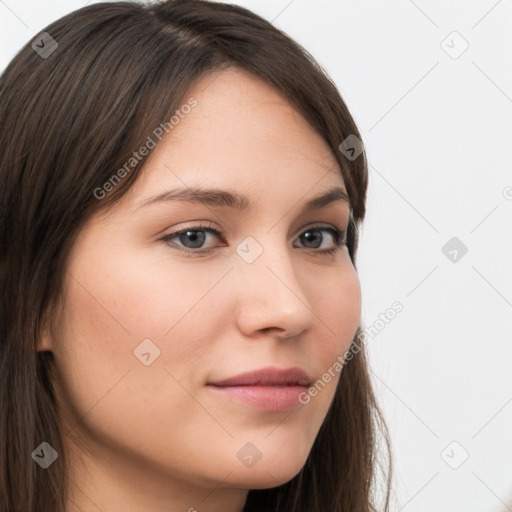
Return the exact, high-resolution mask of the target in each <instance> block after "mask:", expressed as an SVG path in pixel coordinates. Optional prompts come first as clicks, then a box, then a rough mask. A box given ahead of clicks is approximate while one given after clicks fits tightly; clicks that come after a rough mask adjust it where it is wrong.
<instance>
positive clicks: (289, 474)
mask: <svg viewBox="0 0 512 512" xmlns="http://www.w3.org/2000/svg"><path fill="white" fill-rule="evenodd" d="M0 147H1V148H2V158H1V160H0V180H1V181H0V183H1V200H0V205H1V216H0V240H1V246H0V247H1V260H0V261H1V263H0V276H1V286H0V289H1V291H2V297H1V306H0V307H1V311H0V313H1V314H0V318H1V330H0V332H1V338H0V350H1V356H0V357H1V359H0V365H1V367H0V379H1V381H0V384H1V385H0V393H1V396H0V407H1V413H2V414H1V422H0V446H1V448H0V463H1V474H0V510H2V511H3V512H27V511H34V512H36V511H37V512H78V511H84V512H89V511H91V512H92V511H98V510H99V511H102V512H114V511H116V512H117V511H119V510H123V511H125V512H132V511H141V510H147V511H151V512H163V511H167V512H168V511H173V512H174V511H183V512H186V511H188V512H193V511H196V512H213V511H223V512H241V511H245V512H253V511H260V512H263V511H265V512H268V511H286V512H306V511H307V512H313V511H314V512H327V511H329V512H341V511H343V512H347V511H358V512H365V511H366V512H369V511H370V510H377V509H378V510H387V508H388V499H389V477H390V475H391V473H390V471H386V472H384V475H385V476H386V475H387V476H388V478H387V479H385V481H384V487H383V488H380V489H377V488H376V487H375V486H374V484H375V483H376V481H377V479H376V476H378V473H377V471H376V469H377V468H378V467H379V464H378V463H379V459H378V457H377V455H378V451H377V447H378V446H379V445H381V444H382V441H384V445H386V443H387V442H388V441H387V439H388V438H387V435H386V430H385V424H384V422H383V420H382V417H381V414H380V412H379V409H378V407H377V404H376V401H375V398H374V395H373V393H372V388H371V384H370V379H369V375H368V369H367V363H366V359H365V351H364V339H363V337H362V327H361V322H360V313H361V293H360V287H359V280H358V276H357V271H356V265H355V256H356V249H357V241H358V229H359V226H360V223H361V222H362V220H363V218H364V215H365V196H366V187H367V168H366V160H365V155H364V151H363V146H362V144H361V142H360V135H359V132H358V130H357V127H356V125H355V124H354V121H353V119H352V117H351V115H350V113H349V112H348V110H347V108H346V106H345V104H344V102H343V100H342V99H341V97H340V95H339V93H338V92H337V90H336V88H335V86H334V85H333V83H332V82H331V81H330V80H329V78H328V77H327V76H326V75H325V73H324V72H323V71H322V70H321V69H320V68H319V66H318V65H317V64H315V62H314V60H313V59H312V58H311V57H310V56H309V54H307V52H306V51H305V50H304V49H302V48H301V47H300V46H298V45H297V44H296V43H295V42H293V41H292V40H290V38H289V37H287V36H286V35H285V34H283V33H282V32H281V31H279V30H277V29H276V28H274V27H273V26H272V25H271V24H269V23H268V22H267V21H265V20H264V19H262V18H260V17H258V16H256V15H255V14H253V13H251V12H249V11H248V10H245V9H242V8H240V7H236V6H233V5H227V4H223V3H218V2H215V3H213V2H206V1H202V0H169V1H164V2H161V3H153V4H151V5H142V4H138V3H134V2H117V3H100V4H95V5H91V6H88V7H85V8H83V9H80V10H78V11H76V12H74V13H72V14H70V15H68V16H65V17H64V18H62V19H60V20H58V21H57V22H55V23H53V24H52V25H50V26H49V27H47V28H46V29H45V30H44V32H43V33H41V34H38V35H37V36H36V37H35V38H34V39H33V40H32V41H31V42H30V43H28V44H27V45H26V46H25V47H24V48H23V49H22V50H21V51H20V53H19V54H18V55H17V56H16V57H15V58H14V59H13V61H12V62H11V63H10V65H9V66H8V67H7V69H6V70H5V72H4V73H3V75H2V76H1V78H0ZM389 469H390V468H389ZM375 491H378V492H379V493H380V495H381V496H383V498H384V500H383V501H384V503H383V505H381V506H380V505H379V506H378V505H376V503H375V501H374V496H375Z"/></svg>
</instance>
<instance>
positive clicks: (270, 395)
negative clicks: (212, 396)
mask: <svg viewBox="0 0 512 512" xmlns="http://www.w3.org/2000/svg"><path fill="white" fill-rule="evenodd" d="M311 383H312V379H311V378H310V377H309V375H308V374H307V373H306V372H305V371H304V370H302V369H301V368H297V367H296V368H288V369H285V370H281V369H279V368H274V367H269V368H262V369H261V370H256V371H253V372H248V373H242V374H240V375H236V376H234V377H230V378H228V379H223V380H219V381H215V382H210V383H208V386H209V387H210V389H211V390H212V391H214V392H215V393H216V394H218V395H220V396H222V397H223V398H224V399H228V400H229V401H230V402H238V403H243V404H244V405H245V406H249V407H251V408H255V409H259V410H260V411H265V412H266V413H271V412H272V413H277V412H284V411H287V410H290V409H293V408H295V407H299V406H302V405H303V403H302V402H301V401H300V400H299V396H300V395H301V394H302V393H305V392H307V389H308V386H309V385H310V384H311Z"/></svg>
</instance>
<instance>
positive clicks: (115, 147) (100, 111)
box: [0, 0, 391, 512]
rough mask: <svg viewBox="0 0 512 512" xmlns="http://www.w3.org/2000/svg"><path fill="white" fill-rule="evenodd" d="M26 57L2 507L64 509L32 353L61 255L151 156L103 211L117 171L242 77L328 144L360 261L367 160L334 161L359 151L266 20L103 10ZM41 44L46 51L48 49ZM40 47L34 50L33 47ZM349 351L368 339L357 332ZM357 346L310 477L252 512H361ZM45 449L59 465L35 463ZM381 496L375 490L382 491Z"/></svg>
mask: <svg viewBox="0 0 512 512" xmlns="http://www.w3.org/2000/svg"><path fill="white" fill-rule="evenodd" d="M44 32H45V33H46V34H42V35H39V36H38V38H36V39H35V40H34V41H31V42H29V43H27V45H25V46H24V47H23V48H22V49H21V51H20V52H19V53H18V54H17V55H16V57H15V58H14V59H13V60H12V61H11V62H10V64H9V65H8V67H7V68H6V69H5V71H4V73H3V74H2V75H1V77H0V148H1V152H2V153H1V157H0V190H1V198H0V290H1V292H0V293H1V300H0V409H1V417H0V510H2V512H31V511H34V512H64V511H65V504H66V500H67V485H68V482H67V479H66V476H67V467H66V457H65V455H66V451H65V446H64V444H63V439H62V436H61V431H60V429H59V424H58V421H57V418H58V410H57V406H56V401H55V397H54V388H53V385H52V378H51V375H52V374H51V368H52V364H53V358H52V354H51V352H38V351H37V350H36V347H37V342H38V339H39V338H40V335H41V332H42V330H43V329H44V328H46V326H47V325H49V322H52V325H53V322H54V319H55V317H56V312H57V310H58V305H59V301H60V300H61V289H62V283H63V277H64V274H65V269H66V261H67V255H68V253H69V250H70V248H71V247H72V245H73V242H74V240H75V238H76V235H77V233H78V232H79V231H80V228H81V227H82V226H83V224H84V222H85V221H86V220H87V219H88V218H89V217H90V216H91V215H92V214H93V213H95V212H96V211H98V209H100V208H106V207H107V206H108V205H113V204H115V202H116V201H117V200H119V199H120V198H121V197H122V196H123V195H124V194H125V193H126V192H127V190H128V189H129V188H130V187H131V186H132V185H133V183H134V182H135V180H136V178H137V176H139V175H140V171H141V169H142V168H143V166H144V163H145V162H146V160H147V158H141V159H140V161H139V162H137V163H136V165H133V167H132V168H131V169H130V170H129V172H126V173H124V174H123V179H122V180H120V181H119V183H118V184H117V186H116V187H114V188H113V190H112V191H111V192H109V194H107V195H106V197H104V198H103V199H101V200H99V199H98V197H97V194H95V193H94V191H95V190H98V189H101V188H102V187H104V184H105V183H107V182H108V181H109V179H111V177H112V175H113V172H115V171H116V170H118V169H120V168H122V167H123V165H124V164H125V163H126V162H127V161H129V160H130V158H131V157H133V152H134V151H135V150H137V149H138V148H140V147H142V146H143V145H144V144H145V143H146V142H147V140H148V136H149V135H151V134H152V133H153V132H154V129H155V127H157V126H161V125H162V124H163V123H165V122H167V121H168V120H169V118H170V117H171V116H172V115H173V113H175V111H176V110H178V109H179V108H180V104H181V102H182V101H184V97H185V93H186V91H187V89H188V88H189V87H190V86H191V84H192V83H193V82H195V81H197V80H199V79H201V78H203V77H206V76H209V74H210V73H211V72H212V71H218V70H222V69H225V68H226V67H229V66H238V67H239V68H242V69H244V70H246V71H249V72H252V73H254V74H255V75H257V76H258V77H260V78H263V79H264V80H266V81H267V82H268V83H269V84H270V85H271V86H273V87H274V88H275V89H277V90H278V91H280V92H281V93H282V94H283V95H284V96H285V97H286V98H287V99H288V101H289V102H290V104H291V105H293V106H294V107H295V108H296V109H297V110H298V111H299V112H300V113H301V114H302V115H303V116H304V118H305V119H306V120H307V121H308V122H309V123H310V124H311V126H312V127H313V128H314V129H315V130H316V131H317V132H318V133H319V134H320V135H321V136H322V137H323V138H324V139H325V141H326V143H327V144H328V145H329V147H331V148H332V152H333V155H334V157H335V158H336V160H337V162H338V164H339V166H340V168H341V172H342V176H343V180H344V182H345V186H346V189H347V192H348V195H349V197H350V201H351V206H352V208H353V221H352V222H351V224H350V230H349V233H348V240H347V244H348V248H349V253H350V257H351V259H352V261H353V263H354V265H355V255H356V249H357V242H358V233H359V231H358V230H359V227H360V223H361V222H362V220H363V219H364V216H365V200H366V189H367V179H368V178H367V176H368V173H367V162H366V157H365V154H364V151H363V153H362V154H361V155H360V156H359V157H358V158H356V159H352V158H346V157H345V156H344V155H343V154H342V152H341V151H340V150H339V149H338V146H339V145H340V143H341V142H342V141H343V140H345V139H346V138H347V137H348V136H349V135H354V136H356V137H357V138H358V139H361V137H360V134H359V132H358V129H357V127H356V125H355V123H354V120H353V118H352V116H351V115H350V113H349V111H348V109H347V107H346V105H345V103H344V102H343V100H342V98H341V97H340V95H339V93H338V91H337V89H336V87H335V85H334V84H333V83H332V81H331V80H330V79H329V78H328V76H327V75H326V74H325V72H324V71H323V70H322V69H321V68H320V67H319V66H318V64H316V63H315V61H314V60H313V58H312V57H311V56H310V55H309V53H307V51H306V50H304V49H303V48H302V47H301V46H299V45H298V44H297V43H295V42H294V41H292V40H291V39H290V38H289V37H288V36H287V35H285V34H284V33H283V32H282V31H280V30H278V29H277V28H275V27H274V26H272V25H271V24H270V23H269V22H268V21H266V20H264V19H263V18H261V17H259V16H257V15H255V14H254V13H252V12H250V11H248V10H246V9H244V8H241V7H238V6H235V5H229V4H224V3H218V2H208V1H204V0H168V1H162V2H160V3H152V4H149V5H142V4H139V3H136V2H116V3H108V2H105V3H98V4H94V5H91V6H88V7H84V8H82V9H80V10H78V11H75V12H73V13H71V14H69V15H67V16H65V17H63V18H61V19H60V20H58V21H56V22H54V23H52V24H51V25H49V26H48V27H46V28H45V29H44ZM50 37H51V39H50ZM38 50H39V51H38ZM354 339H355V340H356V339H357V340H361V339H362V331H361V327H360V328H359V330H358V333H357V334H356V337H355V338H354ZM365 357H366V356H365V351H364V346H363V347H362V348H360V349H359V350H358V352H357V353H355V354H354V357H353V358H352V359H351V360H350V361H349V362H347V363H346V364H345V366H344V368H343V371H342V374H341V377H340V380H339V384H338V387H337V390H336V394H335V397H334V400H333V403H332V405H331V407H330V409H329V412H328V414H327V417H326V419H325V421H324V423H323V425H322V427H321V429H320V432H319V434H318V436H317V438H316V440H315V442H314V445H313V447H312V450H311V453H310V455H309V458H308V459H307V462H306V464H305V466H304V467H303V468H302V469H301V471H300V472H299V473H298V474H297V475H296V476H295V477H294V478H293V479H292V480H290V481H289V482H287V483H286V484H284V485H281V486H278V487H275V488H272V489H265V490H252V491H250V492H249V495H248V498H247V502H246V505H245V508H244V510H245V511H246V512H263V511H265V512H271V511H276V512H277V511H281V512H284V511H286V512H313V511H314V512H342V511H343V512H353V511H357V512H370V511H371V510H376V506H374V505H373V500H374V492H373V491H374V490H375V485H374V484H375V481H376V475H377V469H378V468H379V467H380V465H379V460H381V459H379V458H378V457H377V455H378V454H379V453H380V450H378V447H379V445H380V444H382V443H381V441H382V440H384V443H383V444H384V446H386V447H387V448H388V450H386V454H385V455H386V457H385V459H383V460H385V462H386V464H385V468H387V471H385V475H387V476H385V479H384V481H383V486H382V487H383V488H382V489H381V490H380V494H381V495H383V496H384V500H383V501H384V503H383V505H382V507H381V510H388V502H389V489H390V481H391V480H390V479H391V461H390V457H389V440H388V434H387V432H386V428H385V423H384V421H383V419H382V415H381V413H380V411H379V409H378V406H377V403H376V400H375V397H374V394H373V392H372V386H371V381H370V377H369V373H368V368H367V362H366V359H365ZM43 441H45V442H47V443H48V444H49V445H51V446H52V447H53V448H54V449H55V450H56V452H57V453H58V454H59V457H58V459H57V460H56V462H54V463H53V464H52V465H51V466H50V467H48V468H47V469H42V468H41V467H39V465H38V464H36V463H35V462H34V460H33V459H32V457H31V454H32V452H33V451H34V449H35V448H36V447H37V446H39V445H40V444H41V443H42V442H43ZM382 493H383V494H382Z"/></svg>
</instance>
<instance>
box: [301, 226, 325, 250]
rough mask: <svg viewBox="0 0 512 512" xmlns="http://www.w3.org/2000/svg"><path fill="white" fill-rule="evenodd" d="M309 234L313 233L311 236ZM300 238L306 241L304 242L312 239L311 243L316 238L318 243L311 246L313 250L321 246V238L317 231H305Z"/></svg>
mask: <svg viewBox="0 0 512 512" xmlns="http://www.w3.org/2000/svg"><path fill="white" fill-rule="evenodd" d="M311 233H313V235H312V236H311ZM302 236H303V237H304V238H305V239H306V241H310V240H311V239H313V241H314V239H315V238H316V239H317V242H318V243H316V244H315V245H314V246H313V248H315V249H316V248H318V247H320V245H321V244H322V236H321V235H320V232H319V231H313V230H312V231H306V232H305V233H304V234H303V235H302Z"/></svg>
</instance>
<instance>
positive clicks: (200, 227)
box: [163, 219, 350, 238]
mask: <svg viewBox="0 0 512 512" xmlns="http://www.w3.org/2000/svg"><path fill="white" fill-rule="evenodd" d="M197 222H198V223H197V224H190V225H189V226H185V227H183V228H181V229H177V230H175V231H171V232H170V233H167V234H165V235H163V237H164V238H165V237H167V236H171V235H176V234H179V233H183V232H184V231H187V230H188V231H210V232H212V231H213V232H217V233H218V234H219V235H223V236H224V235H225V234H226V231H225V230H223V229H221V228H217V227H215V226H212V225H204V224H201V222H200V221H197ZM348 226H350V219H349V224H348ZM348 226H347V227H346V228H340V227H338V226H336V225H335V224H332V223H329V222H324V223H322V222H313V223H312V224H307V225H306V226H304V227H302V228H301V229H300V231H299V233H302V232H303V231H306V230H307V229H316V228H317V229H331V228H334V229H336V230H338V231H339V232H340V233H342V234H345V233H346V232H347V230H348Z"/></svg>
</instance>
